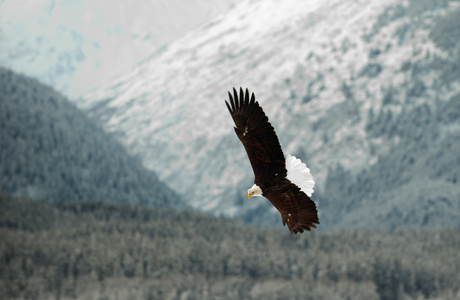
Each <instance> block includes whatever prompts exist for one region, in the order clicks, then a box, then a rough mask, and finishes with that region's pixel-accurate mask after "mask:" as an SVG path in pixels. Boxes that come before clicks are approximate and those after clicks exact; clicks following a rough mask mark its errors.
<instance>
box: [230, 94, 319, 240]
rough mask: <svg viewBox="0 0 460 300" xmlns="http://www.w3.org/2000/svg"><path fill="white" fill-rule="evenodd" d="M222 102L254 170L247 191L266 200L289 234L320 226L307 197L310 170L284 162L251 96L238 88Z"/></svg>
mask: <svg viewBox="0 0 460 300" xmlns="http://www.w3.org/2000/svg"><path fill="white" fill-rule="evenodd" d="M228 96H229V102H230V104H229V103H228V102H227V101H225V103H226V105H227V108H228V110H229V112H230V115H231V116H232V118H233V121H234V122H235V133H236V135H237V136H238V138H239V139H240V141H241V143H242V144H243V146H244V148H245V149H246V153H247V154H248V158H249V162H250V163H251V166H252V169H253V171H254V177H255V178H254V185H253V186H252V187H251V188H250V189H249V190H248V198H250V197H252V196H264V197H266V198H267V199H268V200H269V201H270V202H271V203H272V204H273V206H275V208H276V209H277V210H278V211H279V212H280V214H281V220H282V222H283V225H286V224H288V228H289V230H290V231H291V234H292V233H295V234H296V233H298V232H300V233H302V232H303V231H304V230H311V228H316V224H319V219H318V211H317V209H316V204H315V202H313V201H312V200H311V199H310V197H311V195H312V194H313V188H314V186H315V181H314V180H313V176H312V175H311V173H310V169H309V168H307V166H306V165H305V164H304V163H302V162H301V161H300V159H298V158H296V157H295V156H291V155H288V156H287V158H286V159H284V155H283V151H282V149H281V145H280V143H279V140H278V137H277V135H276V133H275V130H274V128H273V126H272V125H271V124H270V122H269V121H268V117H267V116H266V115H265V113H264V111H263V110H262V107H260V105H259V103H258V102H257V101H255V96H254V93H253V94H252V95H251V98H249V91H248V89H246V92H243V89H242V88H240V93H239V95H238V93H237V91H236V90H235V89H233V95H232V94H231V93H230V92H229V93H228Z"/></svg>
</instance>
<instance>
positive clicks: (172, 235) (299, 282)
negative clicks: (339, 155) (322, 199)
mask: <svg viewBox="0 0 460 300" xmlns="http://www.w3.org/2000/svg"><path fill="white" fill-rule="evenodd" d="M0 207H2V209H1V210H0V236H1V240H2V243H0V297H1V298H2V299H107V300H108V299H324V300H330V299H363V300H372V299H376V300H378V299H380V300H403V299H405V300H408V299H460V276H459V272H458V270H459V269H460V252H459V251H458V249H460V230H459V229H443V230H428V229H425V230H411V231H398V232H394V233H392V234H386V233H372V232H364V231H353V232H336V233H329V234H323V233H317V232H316V233H315V232H313V233H304V234H303V235H295V236H294V235H289V233H288V232H287V230H282V231H280V230H275V229H261V228H256V227H252V226H250V225H245V224H241V223H235V222H234V221H231V220H228V219H222V218H215V217H211V216H209V215H200V214H195V213H190V212H175V211H167V210H153V209H150V208H148V207H145V206H135V205H130V204H109V203H101V202H98V203H90V202H72V203H63V202H58V203H46V202H37V201H30V200H24V199H18V198H10V197H7V196H4V195H0Z"/></svg>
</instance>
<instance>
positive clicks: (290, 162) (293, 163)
mask: <svg viewBox="0 0 460 300" xmlns="http://www.w3.org/2000/svg"><path fill="white" fill-rule="evenodd" d="M286 170H287V176H286V177H287V179H288V180H289V181H291V182H292V183H293V184H295V185H297V186H298V187H299V188H300V190H301V191H302V192H304V193H305V194H307V195H308V197H311V194H313V188H314V187H315V181H314V180H313V176H312V175H311V173H310V169H309V168H307V165H306V164H304V163H303V162H302V161H301V160H300V159H298V158H296V157H295V156H291V155H288V156H287V157H286Z"/></svg>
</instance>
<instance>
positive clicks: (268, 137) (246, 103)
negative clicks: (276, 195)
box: [225, 88, 286, 183]
mask: <svg viewBox="0 0 460 300" xmlns="http://www.w3.org/2000/svg"><path fill="white" fill-rule="evenodd" d="M228 98H229V101H230V104H228V103H227V101H225V102H226V103H227V108H228V110H229V111H230V114H231V116H232V118H233V121H234V122H235V132H236V135H237V136H238V138H239V139H240V141H241V143H242V144H243V146H244V148H245V149H246V153H247V154H248V158H249V161H250V163H251V166H252V169H253V171H254V175H255V177H256V180H255V181H256V183H257V182H258V181H259V180H261V179H262V178H265V179H266V178H271V177H274V176H275V174H277V173H278V175H277V176H280V177H281V178H284V177H285V176H286V166H285V159H284V155H283V151H282V149H281V145H280V143H279V140H278V137H277V136H276V133H275V130H274V128H273V126H272V125H271V124H270V122H269V121H268V117H267V116H266V115H265V113H264V111H263V110H262V107H260V106H259V103H258V102H257V101H256V100H255V96H254V93H252V95H251V97H250V96H249V91H248V89H246V92H244V91H243V89H242V88H240V92H239V95H238V92H237V91H236V89H235V88H234V89H233V95H232V94H231V93H230V92H229V93H228Z"/></svg>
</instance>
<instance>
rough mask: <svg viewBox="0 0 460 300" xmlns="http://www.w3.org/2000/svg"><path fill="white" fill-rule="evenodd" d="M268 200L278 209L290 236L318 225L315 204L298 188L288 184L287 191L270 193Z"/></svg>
mask: <svg viewBox="0 0 460 300" xmlns="http://www.w3.org/2000/svg"><path fill="white" fill-rule="evenodd" d="M267 198H268V200H270V202H271V203H272V204H273V206H275V207H276V209H278V211H279V212H280V214H281V219H282V221H283V225H286V224H287V225H288V228H289V230H290V231H291V234H292V233H294V234H297V233H298V232H300V233H302V232H304V230H308V231H310V230H311V228H316V224H319V219H318V210H317V209H316V204H315V202H313V201H312V200H311V199H310V197H308V195H307V194H305V193H304V192H302V191H301V190H300V188H299V187H297V186H296V185H295V184H293V183H289V186H288V188H287V189H285V190H284V191H283V192H281V193H276V192H273V193H270V194H269V195H267Z"/></svg>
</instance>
